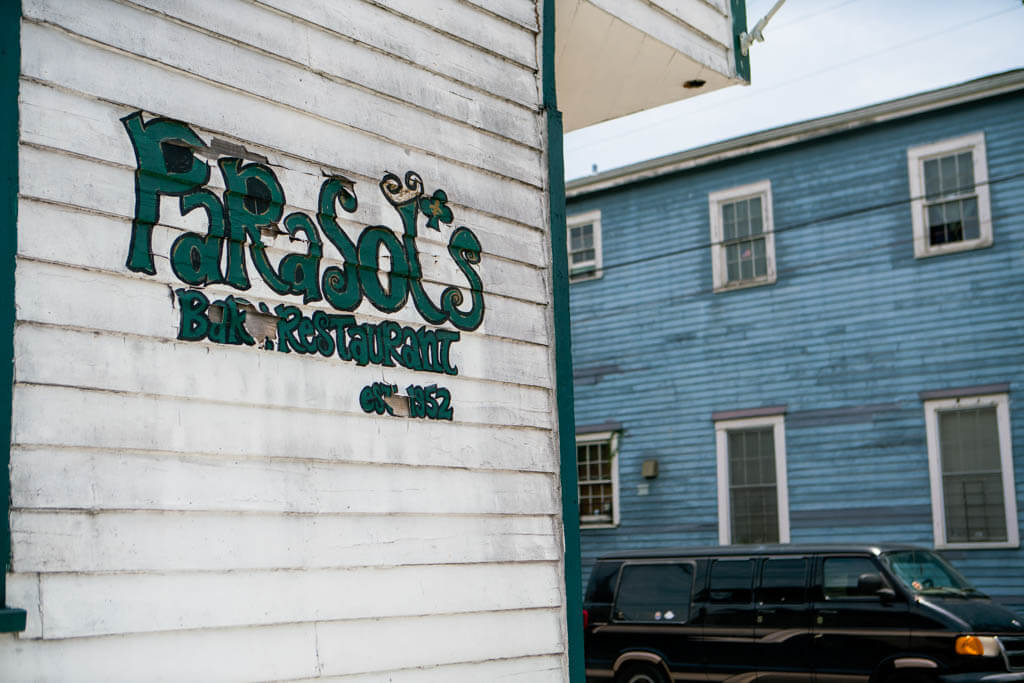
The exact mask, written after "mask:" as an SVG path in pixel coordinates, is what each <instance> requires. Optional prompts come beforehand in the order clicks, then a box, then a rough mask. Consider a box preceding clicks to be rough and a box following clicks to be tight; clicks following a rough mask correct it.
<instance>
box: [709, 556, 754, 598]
mask: <svg viewBox="0 0 1024 683" xmlns="http://www.w3.org/2000/svg"><path fill="white" fill-rule="evenodd" d="M753 578H754V561H753V560H717V561H716V562H715V563H714V565H712V567H711V589H710V593H711V595H710V598H711V602H717V603H736V604H748V603H750V602H751V598H752V597H753V591H751V584H752V583H753Z"/></svg>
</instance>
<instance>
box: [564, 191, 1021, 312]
mask: <svg viewBox="0 0 1024 683" xmlns="http://www.w3.org/2000/svg"><path fill="white" fill-rule="evenodd" d="M1022 177H1024V171H1022V172H1019V173H1013V174H1010V175H1005V176H1000V177H998V178H990V179H989V180H988V181H987V182H984V183H980V182H979V183H975V184H974V185H973V187H978V186H981V185H995V184H998V183H1003V182H1007V181H1010V180H1014V179H1017V178H1022ZM920 199H924V197H911V198H909V199H907V198H903V199H899V200H892V201H887V202H879V203H877V204H872V205H869V206H862V207H858V208H855V209H850V210H847V211H840V212H837V213H834V214H828V215H824V216H818V217H815V218H812V219H808V220H804V221H798V222H796V223H791V224H789V225H786V226H783V227H781V228H776V229H775V230H773V231H772V232H773V234H779V233H783V234H784V233H787V232H790V231H793V230H799V229H802V228H806V227H810V226H816V225H820V224H822V223H828V222H831V221H835V220H839V219H842V218H849V217H851V216H856V215H860V214H866V213H871V212H874V211H878V210H881V209H887V208H892V207H896V206H901V205H908V204H910V203H912V202H914V201H917V200H920ZM1020 215H1021V214H1020V213H1019V212H1015V213H1007V214H1001V215H998V216H992V218H991V220H992V222H993V223H994V222H996V221H999V220H1003V219H1006V218H1010V217H1014V216H1020ZM705 225H706V224H705ZM913 240H914V238H913V236H912V235H911V236H910V237H909V238H899V239H895V240H892V241H890V242H887V243H877V242H876V243H872V244H871V245H870V246H869V247H866V248H865V249H862V250H859V251H857V252H852V253H851V252H845V253H844V254H843V255H841V256H837V257H836V258H834V259H828V260H819V261H815V262H813V263H809V264H804V265H798V266H793V267H790V268H785V269H782V270H779V271H777V275H778V276H779V277H780V278H781V277H782V276H792V275H793V274H796V273H800V272H805V271H808V270H812V269H815V268H820V267H823V266H828V265H831V264H834V263H840V264H842V265H845V266H848V267H851V268H852V267H856V266H858V265H859V263H858V262H857V261H856V260H854V259H851V258H850V257H851V256H854V257H856V256H863V255H865V254H873V253H877V251H878V250H879V249H884V248H890V247H898V246H902V245H905V244H908V243H913ZM721 244H722V242H714V241H708V242H704V243H702V244H698V245H694V246H691V247H683V248H680V249H675V250H673V251H670V252H659V253H657V254H652V255H649V256H646V257H643V258H637V259H633V260H629V261H620V262H618V263H612V264H609V265H604V264H602V266H601V268H600V270H601V272H602V273H603V272H604V271H607V270H617V269H619V268H626V267H629V266H635V265H638V264H649V263H651V262H652V261H655V260H658V259H663V258H672V257H675V256H679V255H682V254H688V253H693V252H698V251H703V250H705V249H710V248H711V247H713V246H716V245H721ZM833 272H834V271H833ZM570 286H571V285H570ZM714 292H715V290H714V289H713V287H702V288H699V289H691V290H687V291H686V292H673V293H671V294H668V295H666V296H664V297H661V298H658V299H652V300H646V301H644V302H643V303H642V304H638V305H634V306H633V310H636V308H637V307H640V308H663V307H664V306H665V305H666V304H670V303H672V304H674V303H678V302H679V301H682V300H685V299H691V298H695V297H699V296H705V295H709V294H713V293H714ZM570 302H571V303H572V297H571V296H570ZM590 309H594V313H590V312H589V311H590ZM607 314H608V312H607V308H606V307H605V306H604V304H602V303H600V302H597V303H595V304H593V305H587V304H584V305H583V306H579V305H578V304H577V303H574V304H573V325H574V326H575V325H576V324H578V323H583V322H588V321H591V320H593V319H595V318H604V317H606V316H607Z"/></svg>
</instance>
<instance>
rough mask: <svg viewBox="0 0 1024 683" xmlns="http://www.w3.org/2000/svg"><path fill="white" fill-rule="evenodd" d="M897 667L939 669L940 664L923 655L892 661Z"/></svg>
mask: <svg viewBox="0 0 1024 683" xmlns="http://www.w3.org/2000/svg"><path fill="white" fill-rule="evenodd" d="M892 665H893V667H894V668H896V669H938V668H939V665H938V664H936V663H935V662H933V661H932V660H930V659H924V658H923V657H901V658H900V659H896V660H894V661H893V663H892Z"/></svg>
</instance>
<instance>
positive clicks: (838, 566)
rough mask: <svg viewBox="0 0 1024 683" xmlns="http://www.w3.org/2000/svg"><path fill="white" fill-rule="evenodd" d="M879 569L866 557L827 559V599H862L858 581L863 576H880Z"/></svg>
mask: <svg viewBox="0 0 1024 683" xmlns="http://www.w3.org/2000/svg"><path fill="white" fill-rule="evenodd" d="M878 573H879V571H878V567H876V566H875V565H874V563H873V562H872V561H871V560H869V559H868V558H866V557H827V558H825V597H826V598H827V599H831V598H848V597H860V593H859V592H858V591H857V581H858V580H859V579H860V576H861V574H878Z"/></svg>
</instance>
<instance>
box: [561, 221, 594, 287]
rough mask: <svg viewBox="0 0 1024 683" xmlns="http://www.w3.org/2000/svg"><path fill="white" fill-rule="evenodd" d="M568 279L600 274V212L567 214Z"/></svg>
mask: <svg viewBox="0 0 1024 683" xmlns="http://www.w3.org/2000/svg"><path fill="white" fill-rule="evenodd" d="M566 223H567V225H566V242H567V245H566V246H567V249H566V251H567V258H568V261H569V263H568V265H569V279H570V280H574V279H588V278H591V277H600V275H601V213H600V211H588V212H587V213H583V214H578V215H575V216H569V217H568V220H567V221H566Z"/></svg>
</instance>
